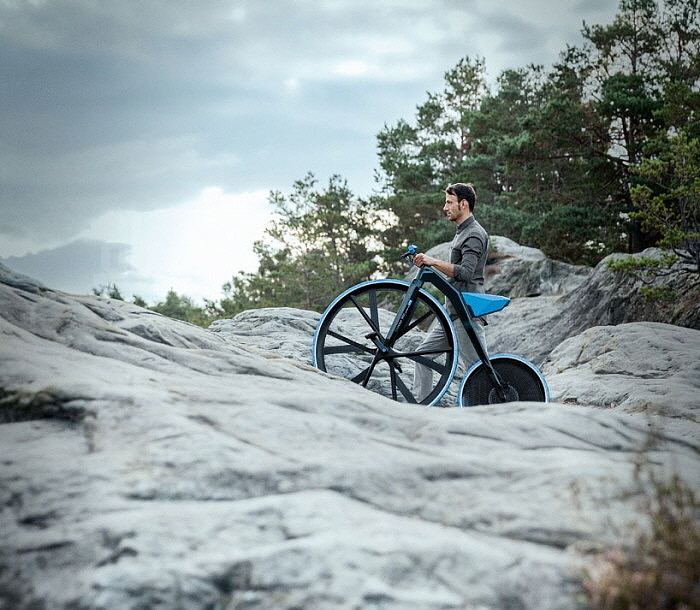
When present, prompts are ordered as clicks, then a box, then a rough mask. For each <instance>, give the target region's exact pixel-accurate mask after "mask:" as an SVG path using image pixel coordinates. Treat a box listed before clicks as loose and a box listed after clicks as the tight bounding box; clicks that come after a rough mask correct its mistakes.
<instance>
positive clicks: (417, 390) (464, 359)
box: [413, 318, 486, 402]
mask: <svg viewBox="0 0 700 610" xmlns="http://www.w3.org/2000/svg"><path fill="white" fill-rule="evenodd" d="M454 326H455V330H456V331H457V342H458V344H459V360H460V362H461V363H462V364H463V365H464V366H465V367H466V368H469V367H470V366H471V365H472V364H473V363H474V362H476V361H477V360H478V359H479V356H478V355H477V353H476V350H475V349H474V347H473V346H472V342H471V341H470V340H469V335H467V331H466V330H465V329H464V324H462V321H461V320H460V319H459V318H458V319H456V320H455V321H454ZM474 330H475V331H476V334H477V336H478V337H479V340H480V341H481V344H482V345H483V346H484V348H486V333H485V332H484V324H483V323H482V322H481V320H477V319H475V320H474ZM447 346H448V343H447V337H446V335H445V330H444V329H443V327H442V325H440V324H436V325H435V326H433V328H432V329H431V330H430V331H429V332H428V336H427V337H426V338H425V339H424V340H423V343H421V345H420V348H419V349H422V350H423V349H425V350H431V349H442V348H446V347H447ZM425 357H426V358H430V356H425ZM432 389H433V369H431V368H430V367H429V366H426V365H425V364H420V363H418V362H416V366H415V369H414V373H413V396H415V398H416V400H417V401H418V402H421V401H422V400H423V399H424V398H425V397H426V396H427V395H428V394H429V393H430V391H431V390H432Z"/></svg>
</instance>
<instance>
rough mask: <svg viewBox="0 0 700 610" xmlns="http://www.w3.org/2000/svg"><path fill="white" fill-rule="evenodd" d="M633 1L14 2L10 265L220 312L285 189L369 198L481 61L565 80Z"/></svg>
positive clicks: (2, 255)
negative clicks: (587, 37)
mask: <svg viewBox="0 0 700 610" xmlns="http://www.w3.org/2000/svg"><path fill="white" fill-rule="evenodd" d="M617 5H618V2H617V0H557V1H555V2H552V1H551V0H383V1H382V0H199V1H195V0H0V58H1V59H0V260H1V261H2V262H4V263H5V264H6V265H8V266H10V267H12V268H13V269H15V270H17V271H21V272H23V273H27V274H29V275H31V276H33V277H35V278H38V279H40V280H41V281H43V282H44V283H46V284H47V285H48V286H49V287H52V288H58V289H62V290H67V291H69V292H76V293H90V292H91V290H92V288H94V287H98V286H101V285H104V284H107V283H116V284H117V285H118V286H119V288H120V289H121V291H122V294H123V295H124V296H125V297H126V298H127V299H130V298H131V297H132V295H134V294H136V295H139V296H141V297H143V298H145V299H146V300H147V301H148V302H149V303H155V302H157V301H160V300H163V298H164V297H165V295H166V293H167V291H168V290H169V289H170V288H173V289H174V290H176V291H177V292H178V293H180V294H185V295H188V296H190V297H192V298H194V299H195V300H196V301H199V300H200V299H201V298H203V297H206V298H209V299H218V298H220V297H221V285H222V284H223V283H224V282H225V281H226V280H228V279H229V278H230V277H231V276H232V275H233V274H235V273H237V272H238V271H241V270H245V271H254V270H255V269H256V259H255V257H254V255H253V253H252V243H253V241H254V240H255V239H257V238H259V237H260V236H261V235H262V232H263V230H264V228H265V225H266V223H267V221H268V219H269V214H270V209H269V207H268V204H267V196H268V193H269V191H270V190H281V191H283V192H289V191H290V190H291V187H292V184H293V182H294V181H295V180H297V179H300V178H302V177H304V175H305V174H306V173H307V172H309V171H310V172H313V173H314V174H315V175H316V176H317V177H318V178H319V180H320V182H321V183H322V184H325V183H326V182H327V180H328V178H329V177H330V176H331V175H332V174H340V175H341V176H343V177H345V178H346V179H347V180H348V184H349V187H350V188H351V189H352V190H353V191H354V192H356V193H358V194H369V193H370V192H371V190H372V188H373V174H374V170H375V169H376V167H377V165H378V164H377V156H376V135H377V133H378V132H379V131H380V130H381V129H382V127H383V126H384V125H385V124H393V123H395V122H396V121H397V120H399V119H401V118H404V119H407V120H412V119H413V117H414V113H415V108H416V106H417V105H419V104H421V103H422V102H424V101H425V99H426V92H428V91H438V90H440V89H441V88H442V84H443V76H444V73H445V72H446V71H447V70H449V69H451V68H452V67H454V65H455V64H456V63H457V61H458V60H459V59H460V58H462V57H464V56H467V55H468V56H470V57H476V56H480V57H484V58H485V60H486V65H487V69H488V72H489V76H490V78H491V79H493V78H495V76H496V75H497V74H498V73H499V72H500V71H501V70H504V69H506V68H517V67H521V66H524V65H526V64H528V63H538V64H544V65H550V64H551V62H552V61H554V60H556V59H557V57H558V54H559V52H560V51H561V50H563V49H564V48H565V45H566V44H567V43H570V44H580V43H581V42H582V39H581V36H580V31H581V26H582V23H583V21H584V20H585V21H586V22H587V23H592V24H594V23H602V24H607V23H609V22H610V21H611V20H612V18H613V17H614V15H615V12H616V8H617Z"/></svg>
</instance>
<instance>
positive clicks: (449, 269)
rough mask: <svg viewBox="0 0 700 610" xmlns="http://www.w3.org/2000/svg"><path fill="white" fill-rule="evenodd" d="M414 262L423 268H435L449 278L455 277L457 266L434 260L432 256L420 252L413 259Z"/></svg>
mask: <svg viewBox="0 0 700 610" xmlns="http://www.w3.org/2000/svg"><path fill="white" fill-rule="evenodd" d="M413 262H414V263H415V264H416V265H418V266H419V267H422V266H423V265H427V266H428V267H434V268H435V269H437V270H438V271H440V272H442V273H444V274H445V275H446V276H447V277H454V276H455V266H454V265H453V264H452V263H448V262H447V261H441V260H440V259H438V258H433V257H432V256H428V255H427V254H423V253H422V252H419V253H418V254H416V255H415V256H414V257H413Z"/></svg>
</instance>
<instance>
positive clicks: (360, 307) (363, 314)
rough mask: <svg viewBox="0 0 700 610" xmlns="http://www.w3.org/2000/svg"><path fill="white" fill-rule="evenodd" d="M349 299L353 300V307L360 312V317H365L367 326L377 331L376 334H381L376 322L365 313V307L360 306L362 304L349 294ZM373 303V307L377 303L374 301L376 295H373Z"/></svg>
mask: <svg viewBox="0 0 700 610" xmlns="http://www.w3.org/2000/svg"><path fill="white" fill-rule="evenodd" d="M350 300H351V301H352V302H353V304H354V305H355V307H356V308H357V311H359V312H360V313H361V314H362V317H363V318H364V319H365V321H366V322H367V324H369V327H370V328H371V329H372V330H373V331H374V332H375V333H377V334H378V335H380V336H381V333H380V332H379V325H378V324H375V323H374V321H373V320H372V318H370V317H369V316H368V315H367V312H366V311H365V308H364V307H362V305H360V304H359V303H358V302H357V299H356V298H355V297H354V296H351V297H350ZM374 304H375V307H376V305H377V302H376V295H375V302H374Z"/></svg>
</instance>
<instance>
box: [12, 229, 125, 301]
mask: <svg viewBox="0 0 700 610" xmlns="http://www.w3.org/2000/svg"><path fill="white" fill-rule="evenodd" d="M130 253H131V247H130V246H129V245H127V244H123V243H114V242H105V241H100V240H96V239H79V240H75V241H72V242H70V243H68V244H65V245H62V246H59V247H57V248H51V249H48V250H42V251H39V252H36V253H31V254H26V255H24V256H20V257H17V256H10V257H7V258H2V259H0V261H2V263H3V264H5V265H7V266H8V267H10V269H12V270H14V271H18V272H20V273H24V274H25V275H28V276H30V277H33V278H35V279H38V280H40V281H41V282H43V283H44V284H46V285H47V286H48V287H49V288H54V289H58V290H63V291H65V292H72V293H77V294H87V293H89V292H90V291H91V289H92V288H99V287H100V286H102V285H106V284H108V283H111V282H113V281H116V280H117V279H119V278H121V277H123V276H124V275H125V274H129V273H132V272H133V271H134V268H133V266H132V265H131V264H130V263H129V262H128V258H129V255H130Z"/></svg>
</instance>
